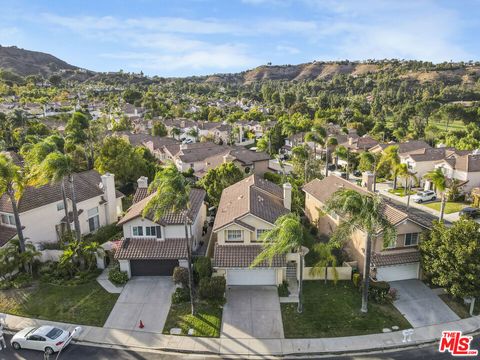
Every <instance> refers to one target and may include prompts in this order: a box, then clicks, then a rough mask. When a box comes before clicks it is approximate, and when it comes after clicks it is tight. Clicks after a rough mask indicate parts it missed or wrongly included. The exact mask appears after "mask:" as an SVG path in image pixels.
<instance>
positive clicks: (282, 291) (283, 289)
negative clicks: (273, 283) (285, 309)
mask: <svg viewBox="0 0 480 360" xmlns="http://www.w3.org/2000/svg"><path fill="white" fill-rule="evenodd" d="M288 295H290V291H288V283H287V282H286V281H284V282H283V283H281V284H280V285H278V296H280V297H287V296H288Z"/></svg>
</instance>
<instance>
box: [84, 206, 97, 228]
mask: <svg viewBox="0 0 480 360" xmlns="http://www.w3.org/2000/svg"><path fill="white" fill-rule="evenodd" d="M87 214H88V227H89V229H90V232H92V231H95V230H97V229H98V228H99V227H100V217H99V216H98V207H96V208H93V209H90V210H88V211H87Z"/></svg>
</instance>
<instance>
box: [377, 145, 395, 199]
mask: <svg viewBox="0 0 480 360" xmlns="http://www.w3.org/2000/svg"><path fill="white" fill-rule="evenodd" d="M399 164H400V156H399V155H398V145H390V146H389V147H387V148H386V149H385V150H384V151H383V154H382V156H381V157H380V160H379V162H378V167H379V168H382V167H387V168H388V171H389V172H390V174H392V176H393V189H394V190H396V189H397V178H398V165H399Z"/></svg>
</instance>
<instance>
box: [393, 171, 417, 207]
mask: <svg viewBox="0 0 480 360" xmlns="http://www.w3.org/2000/svg"><path fill="white" fill-rule="evenodd" d="M397 168H398V169H397V174H398V176H399V177H401V178H404V179H405V189H404V195H405V196H407V210H408V208H409V207H410V189H411V188H412V180H414V181H415V182H417V181H418V179H417V177H416V176H415V174H416V173H415V172H413V171H411V170H410V169H409V168H408V165H407V164H399V165H398V166H397Z"/></svg>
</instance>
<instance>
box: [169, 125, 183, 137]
mask: <svg viewBox="0 0 480 360" xmlns="http://www.w3.org/2000/svg"><path fill="white" fill-rule="evenodd" d="M181 133H182V132H181V131H180V129H179V128H177V127H174V128H172V130H170V135H172V137H173V138H174V139H176V138H177V137H179V136H180V134H181Z"/></svg>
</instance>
